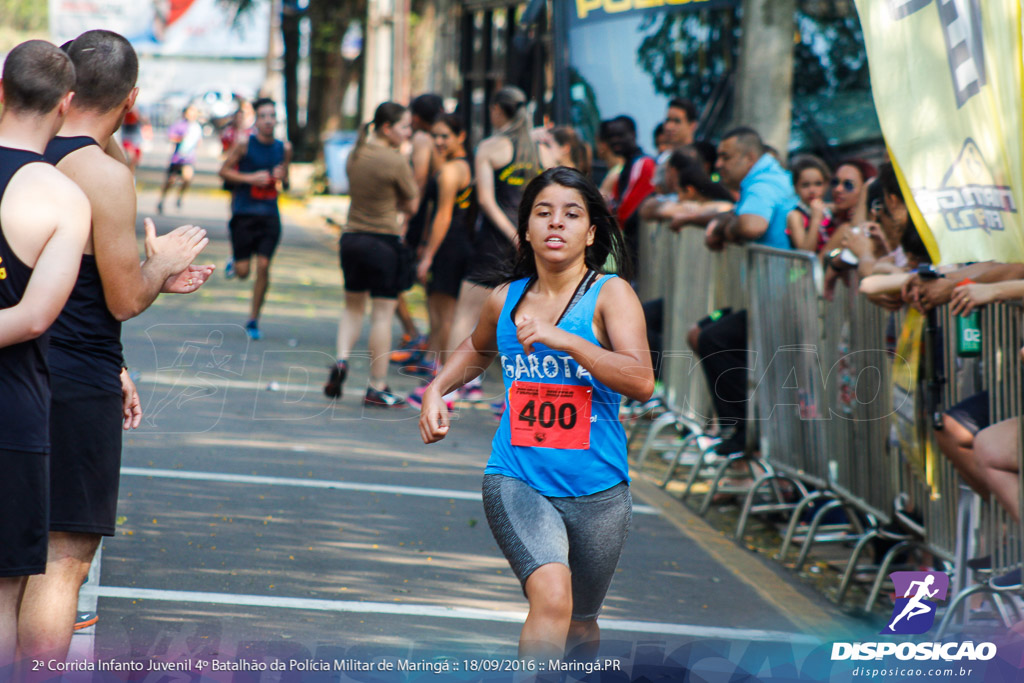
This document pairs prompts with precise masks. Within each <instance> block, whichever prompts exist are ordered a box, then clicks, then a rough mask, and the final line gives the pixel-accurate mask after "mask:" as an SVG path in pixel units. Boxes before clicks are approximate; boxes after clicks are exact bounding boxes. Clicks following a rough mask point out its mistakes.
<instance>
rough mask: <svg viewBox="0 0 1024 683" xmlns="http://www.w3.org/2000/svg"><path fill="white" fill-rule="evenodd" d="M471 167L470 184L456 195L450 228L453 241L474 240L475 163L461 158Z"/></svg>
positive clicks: (449, 234)
mask: <svg viewBox="0 0 1024 683" xmlns="http://www.w3.org/2000/svg"><path fill="white" fill-rule="evenodd" d="M461 159H462V160H463V161H465V162H466V163H467V164H468V165H469V184H468V185H466V186H465V187H463V188H462V189H460V190H459V191H458V192H456V193H455V206H454V207H452V222H451V224H450V225H449V226H448V234H447V235H445V239H448V237H449V236H450V237H451V238H452V239H459V240H472V239H473V228H474V223H475V222H476V214H477V206H476V188H475V186H474V183H473V162H472V161H471V160H470V159H468V158H466V157H461Z"/></svg>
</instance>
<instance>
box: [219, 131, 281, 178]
mask: <svg viewBox="0 0 1024 683" xmlns="http://www.w3.org/2000/svg"><path fill="white" fill-rule="evenodd" d="M248 150H249V140H248V139H245V140H239V141H238V142H236V143H235V144H234V146H233V147H232V148H231V150H230V151H229V152H228V155H227V157H226V158H225V159H224V163H223V164H221V166H220V171H219V175H220V177H221V178H223V179H224V180H226V181H228V182H229V183H238V184H241V185H266V184H268V183H269V182H270V178H271V174H270V172H269V171H254V172H253V173H242V172H241V171H239V170H238V162H239V161H241V160H242V157H244V156H245V153H246V152H247V151H248Z"/></svg>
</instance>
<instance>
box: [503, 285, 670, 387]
mask: <svg viewBox="0 0 1024 683" xmlns="http://www.w3.org/2000/svg"><path fill="white" fill-rule="evenodd" d="M594 322H595V327H596V328H597V329H596V334H597V338H598V339H599V340H600V341H601V343H602V344H603V345H604V346H597V345H596V344H592V343H591V342H589V341H587V340H586V339H583V338H582V337H580V336H578V335H575V334H572V333H571V332H566V331H565V330H563V329H561V328H560V327H556V326H555V325H552V324H551V323H549V322H546V321H542V320H538V319H536V318H526V319H524V320H523V322H522V323H520V324H519V327H518V330H517V334H518V336H519V341H520V343H522V345H523V348H524V349H525V350H526V352H527V353H531V352H532V350H533V345H534V344H536V343H538V342H539V343H541V344H544V345H545V346H547V347H549V348H552V349H555V350H557V351H562V352H564V353H568V354H569V355H570V356H572V358H573V359H574V360H575V361H576V362H577V363H579V364H580V365H581V366H583V368H584V369H585V370H586V371H587V372H589V373H590V374H591V375H593V377H594V379H596V380H597V381H599V382H601V383H602V384H604V385H605V386H607V387H608V388H609V389H611V390H612V391H615V392H617V393H620V394H622V395H624V396H628V397H629V398H633V399H637V400H640V401H646V400H647V399H649V398H650V397H651V394H652V393H654V371H653V370H652V369H651V351H650V348H649V347H648V345H647V327H646V324H645V322H644V312H643V308H642V307H641V306H640V300H639V299H637V298H636V294H635V293H634V292H633V290H632V288H631V287H630V286H629V284H628V283H627V282H626V281H625V280H623V279H621V278H615V279H613V280H611V281H610V282H608V283H607V284H606V285H604V287H603V288H602V289H601V294H600V296H599V297H598V300H597V310H596V311H595V314H594ZM613 323H614V324H613ZM606 347H610V348H606Z"/></svg>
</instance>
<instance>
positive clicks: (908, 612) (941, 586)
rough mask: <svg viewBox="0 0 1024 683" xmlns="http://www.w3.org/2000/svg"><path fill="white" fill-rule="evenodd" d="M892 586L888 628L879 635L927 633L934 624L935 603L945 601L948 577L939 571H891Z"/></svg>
mask: <svg viewBox="0 0 1024 683" xmlns="http://www.w3.org/2000/svg"><path fill="white" fill-rule="evenodd" d="M889 578H891V579H892V582H893V585H895V586H896V606H895V607H893V608H892V618H891V619H890V620H889V625H888V626H886V627H885V628H884V629H882V630H881V631H880V632H879V633H882V634H883V635H893V634H897V633H898V634H902V635H910V634H921V633H927V632H928V630H929V629H931V627H932V625H933V624H934V623H935V603H934V602H932V600H945V599H946V593H947V592H948V591H949V577H948V576H946V575H945V574H943V573H942V572H893V573H892V574H889Z"/></svg>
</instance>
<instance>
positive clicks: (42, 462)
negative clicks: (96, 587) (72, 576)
mask: <svg viewBox="0 0 1024 683" xmlns="http://www.w3.org/2000/svg"><path fill="white" fill-rule="evenodd" d="M0 469H2V471H3V476H0V576H4V577H8V576H28V575H30V574H42V573H43V572H44V571H46V539H47V533H48V531H47V523H48V520H49V516H48V513H49V490H50V487H49V483H48V481H47V480H48V479H49V476H50V474H49V470H50V456H48V455H47V454H46V453H29V452H27V451H9V450H6V449H0Z"/></svg>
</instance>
